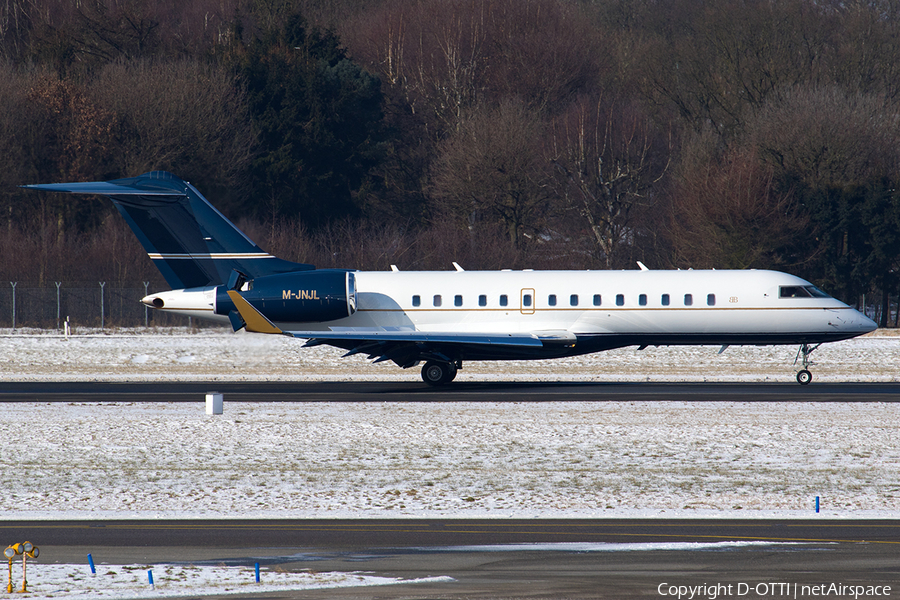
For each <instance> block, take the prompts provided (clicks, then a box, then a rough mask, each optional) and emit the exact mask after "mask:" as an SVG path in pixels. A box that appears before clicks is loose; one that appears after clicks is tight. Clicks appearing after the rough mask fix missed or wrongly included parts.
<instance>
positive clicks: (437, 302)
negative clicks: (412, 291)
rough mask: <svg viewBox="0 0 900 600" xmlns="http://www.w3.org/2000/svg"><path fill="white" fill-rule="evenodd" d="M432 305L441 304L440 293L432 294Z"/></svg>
mask: <svg viewBox="0 0 900 600" xmlns="http://www.w3.org/2000/svg"><path fill="white" fill-rule="evenodd" d="M434 305H435V306H440V305H441V295H440V294H435V295H434Z"/></svg>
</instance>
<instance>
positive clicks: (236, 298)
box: [228, 290, 284, 333]
mask: <svg viewBox="0 0 900 600" xmlns="http://www.w3.org/2000/svg"><path fill="white" fill-rule="evenodd" d="M228 297H229V298H231V301H232V302H234V306H235V308H237V309H238V312H239V313H240V314H241V318H242V319H244V326H245V327H246V328H247V331H253V332H255V333H284V332H283V331H282V330H281V329H279V328H278V327H276V326H275V325H274V324H273V323H272V321H270V320H269V319H267V318H266V316H265V315H264V314H262V313H261V312H259V311H258V310H256V309H255V308H253V305H252V304H250V303H249V302H247V301H246V300H244V298H243V297H242V296H241V295H240V294H238V293H237V292H236V291H234V290H228Z"/></svg>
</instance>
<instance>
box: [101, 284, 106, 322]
mask: <svg viewBox="0 0 900 600" xmlns="http://www.w3.org/2000/svg"><path fill="white" fill-rule="evenodd" d="M99 283H100V329H105V315H104V314H103V313H105V312H106V309H105V307H104V306H103V288H105V287H106V282H105V281H101V282H99Z"/></svg>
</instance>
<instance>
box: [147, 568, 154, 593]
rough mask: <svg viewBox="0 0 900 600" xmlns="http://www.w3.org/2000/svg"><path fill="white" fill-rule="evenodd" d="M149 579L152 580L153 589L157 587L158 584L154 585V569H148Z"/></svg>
mask: <svg viewBox="0 0 900 600" xmlns="http://www.w3.org/2000/svg"><path fill="white" fill-rule="evenodd" d="M147 579H148V580H149V581H150V587H152V588H153V589H156V586H155V585H153V569H150V570H149V571H147Z"/></svg>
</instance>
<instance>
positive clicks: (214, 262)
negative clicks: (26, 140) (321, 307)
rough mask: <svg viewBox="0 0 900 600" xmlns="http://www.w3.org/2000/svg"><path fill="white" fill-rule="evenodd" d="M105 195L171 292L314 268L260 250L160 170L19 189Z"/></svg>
mask: <svg viewBox="0 0 900 600" xmlns="http://www.w3.org/2000/svg"><path fill="white" fill-rule="evenodd" d="M22 187H25V188H29V189H35V190H45V191H50V192H68V193H70V194H97V195H101V196H107V197H108V198H109V199H110V200H112V201H113V204H115V206H116V208H117V209H118V210H119V212H120V213H121V214H122V216H123V217H124V218H125V221H126V222H127V223H128V225H129V226H130V227H131V230H132V231H133V232H134V234H135V235H136V236H137V238H138V240H139V241H140V243H141V245H142V246H143V247H144V249H145V250H146V251H147V254H148V255H149V256H150V258H151V259H152V260H153V264H154V265H156V267H157V268H158V269H159V270H160V272H161V273H162V274H163V277H165V279H166V281H167V282H168V283H169V285H171V286H172V287H173V288H175V289H178V288H191V287H203V286H208V285H220V284H223V283H226V282H228V281H229V279H233V273H234V272H235V271H236V272H238V273H240V274H241V275H242V276H244V277H246V278H248V279H253V278H255V277H261V276H263V275H274V274H277V273H288V272H293V271H308V270H312V269H314V268H315V267H314V266H312V265H307V264H303V263H294V262H289V261H286V260H282V259H280V258H277V257H275V256H272V255H271V254H269V253H267V252H265V251H263V250H262V249H261V248H260V247H259V246H257V245H256V244H255V243H253V241H251V240H250V239H249V238H248V237H247V236H246V235H244V233H243V232H242V231H241V230H240V229H238V228H237V227H235V226H234V224H233V223H232V222H231V221H229V220H228V219H227V218H225V216H224V215H223V214H222V213H220V212H219V211H218V210H216V208H215V207H213V205H212V204H210V203H209V201H208V200H207V199H206V198H204V197H203V195H202V194H201V193H200V192H199V191H197V189H196V188H195V187H194V186H192V185H191V184H189V183H187V182H186V181H183V180H182V179H180V178H178V177H176V176H175V175H172V174H171V173H168V172H166V171H152V172H149V173H144V174H143V175H139V176H137V177H131V178H127V179H116V180H113V181H94V182H87V183H53V184H41V185H26V186H22Z"/></svg>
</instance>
